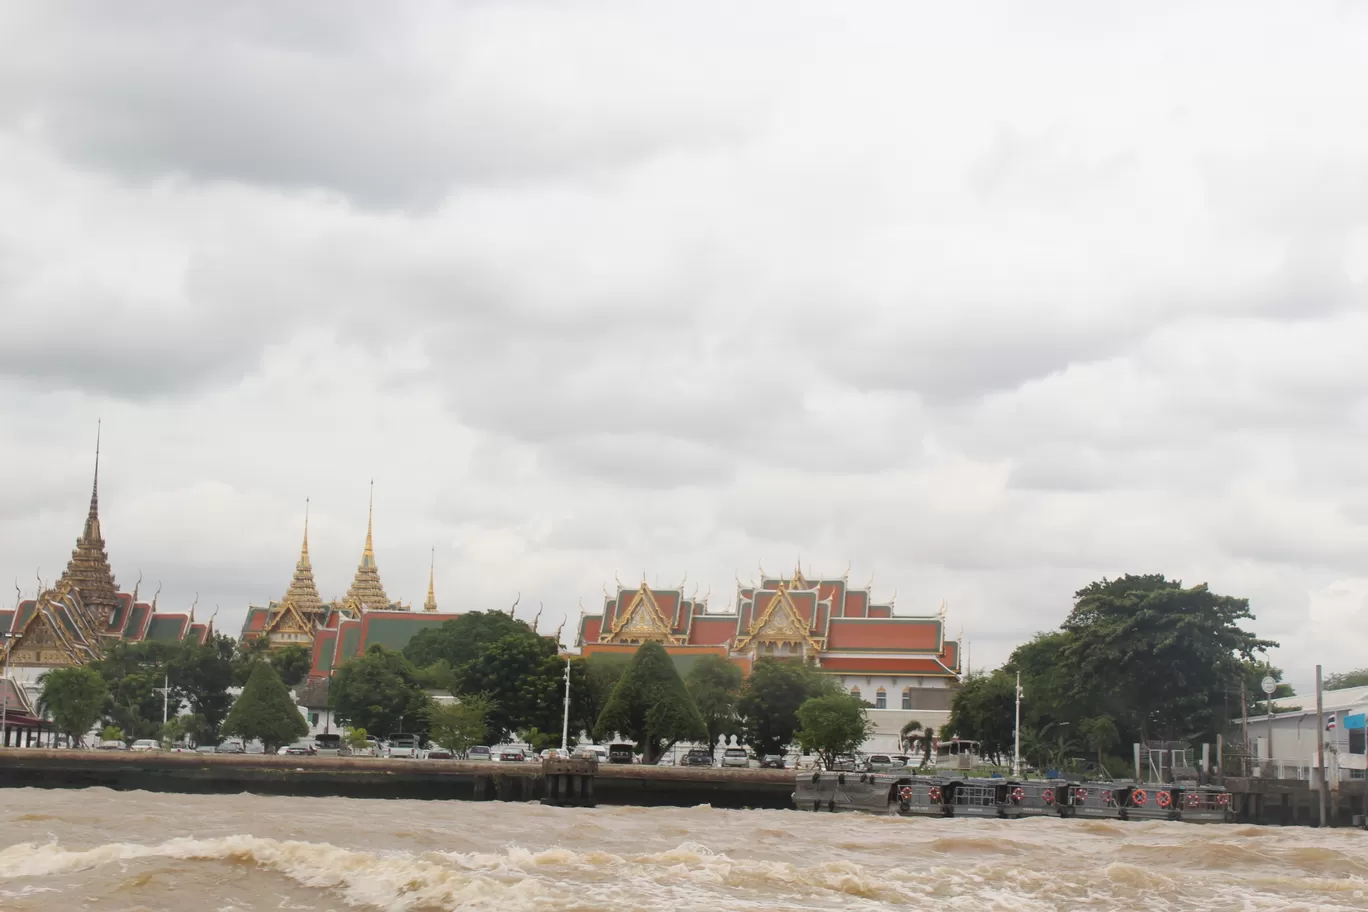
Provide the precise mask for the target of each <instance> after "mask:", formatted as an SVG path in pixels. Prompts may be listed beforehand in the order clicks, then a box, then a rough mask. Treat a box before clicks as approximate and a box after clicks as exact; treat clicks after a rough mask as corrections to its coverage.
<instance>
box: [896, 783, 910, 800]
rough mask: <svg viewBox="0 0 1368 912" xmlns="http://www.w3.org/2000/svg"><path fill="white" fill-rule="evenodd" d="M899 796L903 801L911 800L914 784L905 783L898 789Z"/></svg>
mask: <svg viewBox="0 0 1368 912" xmlns="http://www.w3.org/2000/svg"><path fill="white" fill-rule="evenodd" d="M898 797H899V798H901V799H902V800H903V801H911V800H912V786H910V785H904V786H903V787H902V788H900V789H898Z"/></svg>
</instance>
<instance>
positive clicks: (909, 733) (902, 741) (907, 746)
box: [898, 719, 923, 751]
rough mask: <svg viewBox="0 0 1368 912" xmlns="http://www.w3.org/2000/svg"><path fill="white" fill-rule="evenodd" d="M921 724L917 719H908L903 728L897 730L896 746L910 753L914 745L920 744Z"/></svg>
mask: <svg viewBox="0 0 1368 912" xmlns="http://www.w3.org/2000/svg"><path fill="white" fill-rule="evenodd" d="M922 728H923V726H922V724H921V722H920V721H919V720H917V719H909V720H907V721H906V722H904V723H903V727H902V728H901V729H899V730H898V745H899V746H900V747H901V748H902V749H903V750H905V751H911V750H912V746H913V745H914V744H918V743H920V741H921V739H922V737H923V735H922V733H921V732H922Z"/></svg>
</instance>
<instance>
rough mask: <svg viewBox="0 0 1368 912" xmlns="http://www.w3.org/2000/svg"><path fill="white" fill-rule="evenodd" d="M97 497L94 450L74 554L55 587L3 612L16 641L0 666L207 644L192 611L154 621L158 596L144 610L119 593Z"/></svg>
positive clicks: (0, 649)
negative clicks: (124, 648)
mask: <svg viewBox="0 0 1368 912" xmlns="http://www.w3.org/2000/svg"><path fill="white" fill-rule="evenodd" d="M99 490H100V449H99V444H98V442H97V443H96V447H95V480H94V483H93V484H92V486H91V492H90V509H89V511H88V512H87V513H86V519H85V525H84V527H83V528H82V529H81V536H80V538H78V539H77V540H76V549H75V550H74V551H72V552H71V560H70V561H69V562H68V563H67V568H66V571H65V572H63V573H62V575H61V577H60V578H59V579H58V580H57V583H56V585H54V586H53V587H52V588H50V589H45V590H43V591H41V592H39V594H38V597H37V598H33V599H20V601H19V603H18V604H17V605H16V606H15V607H14V609H13V610H12V611H10V610H0V633H15V634H18V636H17V637H16V638H14V639H8V638H7V639H6V640H5V641H3V642H0V660H4V659H5V658H8V660H9V663H10V664H11V665H15V666H21V667H23V666H37V667H59V666H63V665H84V664H85V663H87V662H91V661H96V660H98V659H100V658H102V657H103V656H104V652H105V649H106V647H107V645H108V644H109V643H110V642H112V641H115V640H124V641H131V642H138V641H142V640H157V641H163V642H174V641H180V640H188V641H192V642H197V643H204V642H206V641H207V640H208V638H209V637H210V636H211V635H212V634H213V622H212V620H211V621H209V622H208V623H202V624H201V623H196V622H195V617H194V609H193V608H192V609H191V610H190V612H188V613H184V614H182V613H159V612H158V611H157V600H156V597H155V596H154V597H153V599H152V603H151V604H148V603H146V602H140V601H138V589H137V587H136V586H135V587H134V589H133V592H132V594H129V593H127V592H119V591H118V587H117V586H116V585H115V583H114V572H113V570H111V569H110V566H109V556H108V554H107V553H106V551H105V541H104V537H103V535H102V534H101V530H100V497H99ZM6 653H8V656H6Z"/></svg>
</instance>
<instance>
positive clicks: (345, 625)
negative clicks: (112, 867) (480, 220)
mask: <svg viewBox="0 0 1368 912" xmlns="http://www.w3.org/2000/svg"><path fill="white" fill-rule="evenodd" d="M435 556H436V555H435V552H434V555H433V558H434V565H433V566H431V567H429V570H428V591H427V600H426V601H424V603H423V610H422V611H421V612H416V611H413V610H411V608H410V607H409V606H408V605H406V604H404V603H402V602H398V601H393V600H391V599H390V597H389V595H387V594H386V592H385V586H384V583H382V582H381V580H380V566H379V564H378V563H377V562H376V559H375V496H374V488H372V494H371V505H370V510H369V513H368V515H367V519H366V543H365V546H364V547H363V548H362V550H361V561H360V563H359V564H358V565H357V567H356V574H355V576H354V577H353V578H352V582H351V585H350V586H349V587H348V589H347V593H346V595H344V596H343V597H342V598H340V599H335V600H333V601H331V602H324V601H323V599H322V598H321V597H320V596H319V594H318V586H317V584H316V583H315V582H314V576H313V566H312V564H310V562H309V520H308V514H307V511H306V513H305V518H304V544H303V546H302V547H301V548H300V551H299V561H298V562H297V563H296V564H295V571H294V576H293V577H292V578H291V580H290V585H289V588H288V589H286V591H285V594H284V595H283V596H282V597H281V598H280V601H276V602H270V603H269V604H267V605H266V607H264V608H263V607H258V606H252V607H249V608H248V609H247V619H246V621H245V622H244V623H243V625H242V639H244V640H253V639H258V638H260V637H265V638H266V639H268V640H269V641H270V648H271V649H283V648H284V647H286V646H303V647H305V648H306V649H308V650H310V652H311V654H312V655H313V668H312V670H311V674H312V675H313V676H314V677H320V676H325V675H327V674H329V673H330V672H331V670H332V668H333V664H334V662H336V663H337V664H341V663H342V662H344V661H346V660H347V659H348V658H353V657H355V656H359V655H361V654H362V653H363V652H365V651H366V650H367V649H368V648H370V646H371V645H373V644H376V643H379V644H381V645H383V646H386V647H388V648H390V649H396V650H398V649H403V648H404V646H405V645H407V644H408V641H409V640H410V639H412V638H413V636H414V634H416V633H417V632H418V631H419V630H422V629H424V628H427V627H433V626H436V625H438V624H441V623H443V622H445V621H450V620H453V619H455V618H456V617H459V615H457V614H449V613H448V614H444V613H442V612H440V611H439V610H438V608H437V593H436V585H435V583H436V567H435Z"/></svg>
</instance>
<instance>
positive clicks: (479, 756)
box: [466, 744, 494, 760]
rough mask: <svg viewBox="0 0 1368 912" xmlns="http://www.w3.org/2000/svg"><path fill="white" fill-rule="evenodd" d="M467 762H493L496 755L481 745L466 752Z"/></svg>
mask: <svg viewBox="0 0 1368 912" xmlns="http://www.w3.org/2000/svg"><path fill="white" fill-rule="evenodd" d="M466 759H467V760H492V759H494V755H493V754H491V753H490V752H489V748H488V747H486V746H485V745H483V744H481V745H479V746H477V747H472V748H471V749H470V750H468V751H466Z"/></svg>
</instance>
